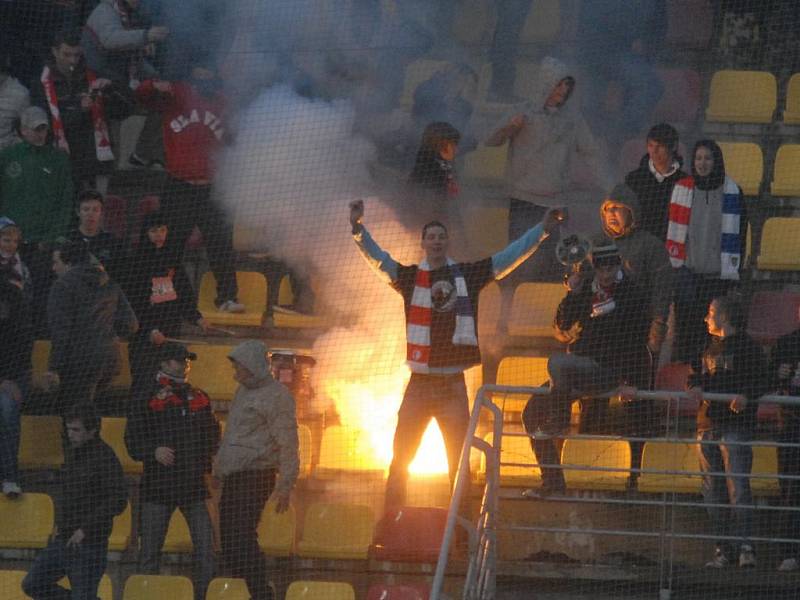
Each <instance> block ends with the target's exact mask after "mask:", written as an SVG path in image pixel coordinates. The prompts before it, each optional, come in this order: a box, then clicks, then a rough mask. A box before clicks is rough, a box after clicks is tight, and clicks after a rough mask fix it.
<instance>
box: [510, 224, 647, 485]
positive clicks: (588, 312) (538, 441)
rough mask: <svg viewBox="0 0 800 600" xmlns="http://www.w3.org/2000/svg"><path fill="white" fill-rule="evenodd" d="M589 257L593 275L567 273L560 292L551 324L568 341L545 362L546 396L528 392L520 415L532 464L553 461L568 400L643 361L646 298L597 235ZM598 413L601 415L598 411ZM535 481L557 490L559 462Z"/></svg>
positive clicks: (600, 388)
mask: <svg viewBox="0 0 800 600" xmlns="http://www.w3.org/2000/svg"><path fill="white" fill-rule="evenodd" d="M591 257H592V266H593V268H594V276H593V277H592V278H591V279H589V278H585V277H583V276H582V274H578V273H576V274H574V275H572V276H570V277H569V279H568V280H567V289H568V292H567V295H566V296H565V297H564V299H563V300H562V301H561V303H560V304H559V305H558V310H557V312H556V317H555V326H556V328H557V329H558V330H559V332H560V333H561V334H562V335H564V336H571V337H572V339H573V340H574V341H572V343H570V345H569V352H568V353H566V354H564V353H554V354H552V355H551V356H550V358H549V359H548V361H547V372H548V374H549V376H550V394H549V396H545V397H537V396H532V397H531V398H530V399H529V400H528V403H527V405H526V406H525V410H524V411H523V413H522V421H523V424H524V426H525V430H526V431H527V432H528V434H529V435H531V436H532V440H531V445H532V447H533V450H534V452H535V453H536V457H537V458H538V462H539V463H540V464H548V465H558V464H559V455H558V452H557V451H556V445H555V441H554V437H555V436H557V435H558V434H559V433H561V432H562V431H563V430H564V429H565V428H566V426H567V425H568V423H569V416H570V406H571V403H572V402H573V400H575V399H577V398H580V397H581V396H584V395H592V394H601V393H604V392H609V391H611V390H613V389H615V388H616V387H618V386H620V385H622V384H624V383H626V382H627V380H628V377H629V376H630V374H631V373H636V372H637V371H639V370H640V369H641V368H642V366H643V365H646V364H647V360H648V359H647V333H648V327H649V325H650V319H649V315H648V312H647V311H644V310H642V305H643V304H646V302H647V292H646V290H644V288H643V287H642V286H641V285H640V284H639V283H638V282H636V281H635V280H633V279H632V278H630V277H628V276H627V275H626V274H625V271H624V270H623V268H622V260H621V259H620V256H619V251H618V250H617V247H616V246H615V245H614V243H613V242H612V241H610V240H608V239H607V238H605V237H601V238H599V239H596V240H593V247H592V255H591ZM576 330H578V333H575V331H576ZM590 402H595V403H600V402H607V401H604V400H599V399H598V400H590ZM600 406H601V405H600V404H597V407H598V408H599V407H600ZM598 412H600V413H601V414H602V410H600V411H598ZM586 413H587V411H585V412H584V415H586ZM584 418H585V416H584ZM585 425H587V424H586V423H582V426H584V427H585ZM592 425H594V424H592ZM542 482H543V488H542V493H544V494H548V493H560V492H562V491H563V490H564V489H565V486H564V475H563V473H562V471H561V469H559V468H548V467H542ZM529 493H530V492H529Z"/></svg>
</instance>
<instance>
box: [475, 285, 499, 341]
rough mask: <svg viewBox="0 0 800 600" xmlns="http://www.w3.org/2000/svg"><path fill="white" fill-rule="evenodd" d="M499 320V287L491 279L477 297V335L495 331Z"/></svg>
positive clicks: (490, 333)
mask: <svg viewBox="0 0 800 600" xmlns="http://www.w3.org/2000/svg"><path fill="white" fill-rule="evenodd" d="M499 320H500V287H499V286H498V285H497V282H495V281H493V282H491V283H490V284H489V285H487V286H486V287H485V288H483V289H482V290H481V293H480V297H479V298H478V337H481V336H484V335H494V334H495V333H497V323H498V321H499Z"/></svg>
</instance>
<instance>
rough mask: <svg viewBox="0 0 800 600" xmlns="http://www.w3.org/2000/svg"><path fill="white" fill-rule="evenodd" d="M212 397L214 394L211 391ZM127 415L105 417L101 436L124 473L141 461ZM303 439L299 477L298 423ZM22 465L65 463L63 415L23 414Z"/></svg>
mask: <svg viewBox="0 0 800 600" xmlns="http://www.w3.org/2000/svg"><path fill="white" fill-rule="evenodd" d="M212 397H213V395H212ZM126 423H127V419H125V418H124V417H103V418H102V419H101V421H100V437H101V438H102V439H103V440H104V441H105V442H106V443H107V444H108V445H109V446H111V447H112V448H113V449H114V452H116V454H117V458H119V461H120V463H121V464H122V469H123V471H125V473H128V474H131V475H138V474H140V473H141V472H142V463H140V462H139V461H136V460H133V458H131V456H130V454H128V449H127V448H126V446H125V426H126ZM297 434H298V437H299V439H300V477H301V478H305V477H307V476H308V474H309V472H310V470H311V430H310V429H309V428H308V427H307V426H306V425H303V424H300V425H298V427H297ZM18 457H19V466H20V468H21V469H23V470H42V469H50V470H53V469H58V468H60V467H61V465H62V464H64V450H63V445H62V424H61V417H49V416H37V415H22V418H21V422H20V446H19V455H18Z"/></svg>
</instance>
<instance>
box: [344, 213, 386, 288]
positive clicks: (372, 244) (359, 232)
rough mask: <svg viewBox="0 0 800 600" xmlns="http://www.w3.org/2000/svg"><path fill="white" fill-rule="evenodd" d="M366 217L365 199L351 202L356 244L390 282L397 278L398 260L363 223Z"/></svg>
mask: <svg viewBox="0 0 800 600" xmlns="http://www.w3.org/2000/svg"><path fill="white" fill-rule="evenodd" d="M363 217H364V201H363V200H354V201H353V202H351V203H350V226H351V227H352V233H353V239H354V240H355V242H356V246H358V249H359V250H360V251H361V255H362V256H363V257H364V259H365V260H366V261H367V262H368V263H369V265H370V266H371V267H372V268H373V269H374V270H375V272H376V273H378V274H379V275H380V276H381V278H383V279H385V280H386V281H387V282H388V283H391V282H393V281H396V280H397V261H395V260H394V259H393V258H392V257H391V255H390V254H389V253H388V252H386V250H384V249H383V248H381V247H380V246H378V244H377V242H376V241H375V240H373V239H372V236H371V235H370V234H369V231H367V229H366V227H364V225H362V223H361V219H362V218H363Z"/></svg>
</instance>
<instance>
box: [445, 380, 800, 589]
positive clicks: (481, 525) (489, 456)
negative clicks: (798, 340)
mask: <svg viewBox="0 0 800 600" xmlns="http://www.w3.org/2000/svg"><path fill="white" fill-rule="evenodd" d="M549 393H550V388H549V387H526V386H501V385H490V384H487V385H483V386H481V387H480V388H479V389H478V392H477V394H476V398H475V402H474V404H473V408H472V412H471V414H470V421H469V425H468V427H467V433H466V436H465V439H464V444H463V446H462V449H461V458H460V460H459V465H458V471H457V474H456V480H455V485H454V487H453V494H452V497H451V500H450V506H449V508H448V512H447V523H446V527H445V532H444V535H443V538H442V546H441V548H440V550H439V558H438V561H437V563H436V571H435V573H434V578H433V584H432V587H431V596H430V597H431V600H440V598H441V593H442V587H443V584H444V576H445V573H446V570H447V562H448V558H449V553H450V548H451V546H452V543H453V537H454V535H455V527H456V524H457V523H458V522H461V524H463V523H465V522H466V519H464V518H462V517H460V516H459V514H458V510H459V507H460V506H461V503H462V499H463V497H464V494H465V488H466V487H467V486H469V484H470V481H469V466H470V454H471V450H472V448H477V449H478V450H479V451H481V452H483V454H484V455H485V456H486V481H485V484H484V493H483V499H482V503H481V510H480V513H479V516H478V519H477V523H475V524H474V529H473V530H470V531H468V533H469V559H468V565H467V574H466V578H465V582H464V591H463V594H462V597H463V599H464V600H492V599H493V598H494V592H495V577H496V572H497V567H496V561H497V537H496V522H497V514H498V506H499V489H500V483H499V479H500V448H501V444H502V437H503V431H502V427H503V419H502V415H503V411H502V409H501V408H499V407H498V406H497V405H496V404H495V403H494V401H493V400H494V396H495V395H498V394H499V395H503V396H506V395H509V394H526V395H534V394H536V395H549ZM613 395H615V392H614V391H610V392H608V393H605V394H599V395H594V396H592V397H594V398H608V397H610V396H613ZM735 396H736V394H718V393H706V392H704V393H703V400H704V401H710V402H730V401H731V400H732V399H733V398H734V397H735ZM634 397H635V398H636V399H638V400H655V401H668V402H669V401H674V400H678V399H688V397H689V394H688V393H687V392H681V391H671V390H657V391H649V390H638V391H637V392H636V394H635V396H634ZM749 401H750V402H759V403H760V402H769V403H773V404H779V405H794V406H800V397H797V396H778V395H771V394H770V395H764V396H762V397H760V398H758V399H755V400H749ZM484 409H486V410H489V411H490V412H492V413H493V416H494V419H493V420H492V423H493V431H492V433H493V438H492V443H491V444H490V443H489V442H487V441H485V440H482V439H480V438H476V437H475V433H476V431H477V426H478V421H479V419H480V413H481V411H482V410H484ZM509 435H527V434H521V433H519V434H514V433H509ZM554 437H569V436H554ZM573 437H575V438H579V439H617V440H626V441H631V440H633V441H650V440H652V441H662V442H674V443H692V444H719V441H718V440H697V439H694V438H690V439H680V438H669V437H667V438H625V437H623V436H573ZM726 443H730V444H741V445H757V446H775V447H783V446H791V444H786V443H781V442H769V441H765V442H761V441H758V440H756V441H755V442H753V441H746V442H726ZM503 464H512V463H503ZM514 464H515V463H514ZM525 466H533V465H530V464H527V465H525ZM543 466H547V465H543ZM556 466H558V467H559V468H562V469H564V468H575V469H581V470H595V471H617V472H618V471H625V472H631V473H633V472H638V473H652V474H663V475H682V474H686V472H684V471H660V470H652V469H640V468H628V469H617V468H611V467H586V466H581V465H553V467H556ZM689 474H690V475H712V476H728V477H730V476H731V474H730V473H701V472H698V473H689ZM734 475H736V474H734ZM739 475H740V476H747V477H751V478H776V477H777V478H778V479H781V478H783V479H800V476H792V475H781V474H776V475H759V474H756V475H751V474H749V473H748V474H739ZM554 500H561V499H560V498H554ZM570 500H571V499H570ZM618 502H627V503H628V504H630V503H631V501H629V500H619V501H618ZM634 503H643V502H636V501H634ZM649 503H650V502H648V504H649ZM658 504H663V502H661V503H658ZM671 504H673V505H675V506H682V505H683V504H687V505H690V504H692V503H675V502H673V503H671ZM698 504H699V503H698ZM704 506H705V505H704ZM509 529H512V530H519V531H542V532H554V533H584V534H585V533H590V534H592V533H595V534H606V535H626V534H628V535H631V536H635V537H661V538H669V539H684V538H688V539H720V537H719V536H707V535H703V534H688V533H677V532H669V531H654V532H646V531H631V530H628V531H622V530H604V529H581V530H575V529H569V528H558V527H535V526H531V527H522V526H514V527H511V528H509ZM734 539H738V538H734ZM752 539H753V541H770V542H778V543H780V542H792V540H784V539H783V538H752ZM793 542H794V543H799V542H798V541H797V540H795V541H793Z"/></svg>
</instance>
